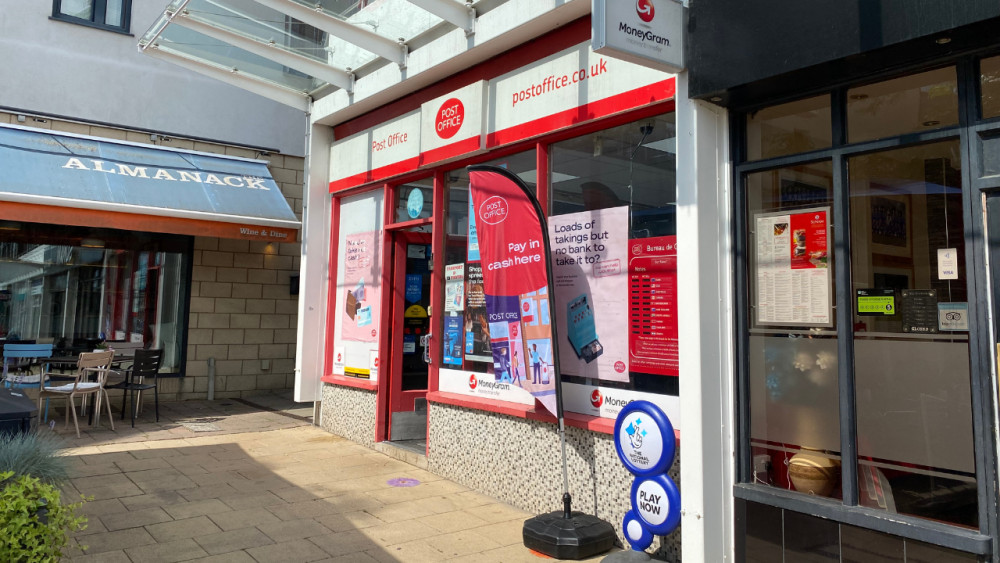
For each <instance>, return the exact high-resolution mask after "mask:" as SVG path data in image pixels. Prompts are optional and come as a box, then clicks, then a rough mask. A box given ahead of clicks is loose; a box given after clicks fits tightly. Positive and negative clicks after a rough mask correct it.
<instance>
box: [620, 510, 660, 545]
mask: <svg viewBox="0 0 1000 563" xmlns="http://www.w3.org/2000/svg"><path fill="white" fill-rule="evenodd" d="M622 531H623V532H625V539H627V540H628V545H629V547H631V548H632V550H633V551H645V550H646V548H647V547H649V546H651V545H653V533H652V532H650V531H649V529H648V528H646V525H645V524H643V522H642V520H641V519H640V518H639V515H638V514H636V513H635V510H634V509H633V510H629V511H628V512H626V513H625V518H623V519H622Z"/></svg>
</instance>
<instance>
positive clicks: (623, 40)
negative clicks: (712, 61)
mask: <svg viewBox="0 0 1000 563" xmlns="http://www.w3.org/2000/svg"><path fill="white" fill-rule="evenodd" d="M685 16H686V14H685V12H684V6H683V5H682V4H680V3H678V2H675V1H674V0H592V13H591V25H592V26H593V29H592V33H591V46H592V47H593V50H594V52H595V53H599V54H602V55H607V56H609V57H614V58H617V59H622V60H625V61H629V62H632V63H635V64H640V65H644V66H648V67H651V68H656V69H659V70H665V71H667V72H681V71H682V70H684V44H683V39H684V19H685Z"/></svg>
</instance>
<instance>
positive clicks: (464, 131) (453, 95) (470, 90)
mask: <svg viewBox="0 0 1000 563" xmlns="http://www.w3.org/2000/svg"><path fill="white" fill-rule="evenodd" d="M420 114H421V117H420V130H421V133H420V165H421V166H428V165H430V164H433V163H437V162H441V161H444V160H448V159H452V158H455V157H457V156H463V155H468V154H470V153H475V152H477V151H481V150H482V149H483V144H484V143H483V130H484V129H485V123H486V81H485V80H480V81H477V82H473V83H472V84H469V85H468V86H463V87H461V88H459V89H458V90H454V91H452V92H449V93H447V94H445V95H444V96H441V97H439V98H435V99H433V100H430V101H427V102H424V103H423V104H421V106H420Z"/></svg>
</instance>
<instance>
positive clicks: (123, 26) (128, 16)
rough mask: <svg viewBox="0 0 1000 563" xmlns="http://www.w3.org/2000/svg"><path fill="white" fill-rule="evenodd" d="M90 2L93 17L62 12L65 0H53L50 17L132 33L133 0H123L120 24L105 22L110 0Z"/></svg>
mask: <svg viewBox="0 0 1000 563" xmlns="http://www.w3.org/2000/svg"><path fill="white" fill-rule="evenodd" d="M89 2H90V5H91V6H92V8H93V16H92V19H89V20H85V19H83V18H78V17H75V16H71V15H69V14H64V13H63V12H62V3H63V0H52V15H51V16H50V17H49V19H53V20H58V21H63V22H66V23H74V24H77V25H82V26H86V27H93V28H97V29H103V30H105V31H112V32H115V33H121V34H124V35H132V33H131V27H132V0H122V18H121V22H120V25H109V24H106V23H104V16H105V14H106V13H107V9H108V0H89Z"/></svg>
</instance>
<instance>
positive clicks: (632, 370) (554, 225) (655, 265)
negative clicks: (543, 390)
mask: <svg viewBox="0 0 1000 563" xmlns="http://www.w3.org/2000/svg"><path fill="white" fill-rule="evenodd" d="M549 158H550V176H549V177H550V190H551V191H550V194H551V195H550V198H549V201H550V202H551V204H550V206H551V211H552V213H551V216H550V217H549V236H550V240H551V246H552V252H553V259H552V270H553V272H552V274H553V277H554V283H553V286H554V292H553V293H554V299H555V311H556V312H555V317H556V318H555V320H556V323H557V324H556V326H557V329H558V332H559V339H560V343H559V344H560V345H559V365H560V370H561V371H562V374H563V380H564V381H565V382H566V383H569V384H572V385H575V386H580V387H570V389H571V391H570V392H573V391H572V390H573V389H577V390H579V389H581V388H584V386H587V387H591V386H601V387H609V388H615V389H622V390H626V391H643V392H653V393H661V394H670V395H676V394H677V387H678V386H677V375H678V373H679V371H678V344H677V317H676V312H677V252H676V245H677V242H678V241H677V223H676V201H677V196H676V161H677V138H676V126H675V121H674V114H672V113H669V114H664V115H659V116H655V117H650V118H645V119H640V120H637V121H633V122H631V123H628V124H625V125H621V126H618V127H613V128H609V129H604V130H602V131H597V132H594V133H590V134H587V135H581V136H579V137H574V138H572V139H567V140H565V141H560V142H557V143H553V144H552V145H550V147H549ZM592 392H593V391H588V393H592ZM567 396H568V395H567ZM588 396H589V395H588ZM567 409H572V407H571V406H567Z"/></svg>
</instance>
